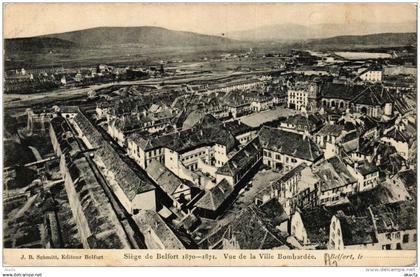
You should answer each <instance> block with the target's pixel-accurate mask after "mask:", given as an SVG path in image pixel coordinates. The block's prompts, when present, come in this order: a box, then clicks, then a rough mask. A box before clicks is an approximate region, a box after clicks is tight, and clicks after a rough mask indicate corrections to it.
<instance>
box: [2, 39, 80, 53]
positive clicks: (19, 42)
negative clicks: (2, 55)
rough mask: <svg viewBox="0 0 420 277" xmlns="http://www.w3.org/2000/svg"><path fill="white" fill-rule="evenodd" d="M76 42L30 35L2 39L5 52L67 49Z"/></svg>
mask: <svg viewBox="0 0 420 277" xmlns="http://www.w3.org/2000/svg"><path fill="white" fill-rule="evenodd" d="M75 46H76V44H75V43H73V42H71V41H67V40H62V39H59V38H53V37H51V38H50V37H30V38H13V39H5V40H4V48H5V50H6V54H7V53H8V52H9V51H13V52H19V51H34V50H48V49H55V48H61V49H69V48H72V47H75Z"/></svg>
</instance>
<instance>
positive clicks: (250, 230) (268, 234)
mask: <svg viewBox="0 0 420 277" xmlns="http://www.w3.org/2000/svg"><path fill="white" fill-rule="evenodd" d="M282 217H284V210H283V208H282V206H281V205H280V203H278V201H277V200H276V199H273V200H271V201H269V202H267V203H266V204H264V205H262V206H260V207H257V206H255V205H254V204H251V205H250V206H248V207H246V208H245V209H244V210H242V212H241V213H240V214H239V215H238V216H236V217H235V219H234V220H233V221H232V222H231V223H230V224H229V227H228V228H227V230H226V232H225V234H224V238H225V239H228V240H231V239H234V240H235V241H236V242H237V243H238V244H239V247H240V248H241V249H273V248H278V247H284V246H286V247H288V246H287V243H286V239H285V238H284V237H283V235H282V234H281V232H280V231H279V229H277V228H276V225H277V224H280V223H281V222H282Z"/></svg>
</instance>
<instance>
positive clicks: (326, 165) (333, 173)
mask: <svg viewBox="0 0 420 277" xmlns="http://www.w3.org/2000/svg"><path fill="white" fill-rule="evenodd" d="M315 174H316V175H317V176H318V177H319V178H320V179H321V180H322V184H321V191H326V190H331V189H334V188H339V187H342V186H346V185H349V184H353V183H356V182H357V180H356V179H355V178H354V177H353V176H352V175H351V174H350V172H349V171H348V169H347V167H346V165H345V164H344V162H343V161H342V160H341V159H340V158H339V157H332V158H330V159H328V160H326V161H324V162H323V163H322V165H320V168H319V169H318V170H317V172H316V173H315Z"/></svg>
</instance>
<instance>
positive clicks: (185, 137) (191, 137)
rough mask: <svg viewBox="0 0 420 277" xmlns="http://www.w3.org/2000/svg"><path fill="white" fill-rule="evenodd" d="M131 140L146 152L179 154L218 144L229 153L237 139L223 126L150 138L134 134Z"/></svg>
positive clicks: (192, 129) (199, 128)
mask: <svg viewBox="0 0 420 277" xmlns="http://www.w3.org/2000/svg"><path fill="white" fill-rule="evenodd" d="M130 139H131V140H132V141H134V142H135V143H136V144H137V145H138V146H139V147H140V148H141V149H143V150H145V151H148V150H152V149H157V148H162V147H167V148H169V149H171V150H174V151H177V152H178V153H182V152H186V151H189V150H191V149H194V148H197V147H200V146H211V145H214V144H216V143H217V144H221V145H225V146H227V148H228V151H230V150H231V149H232V148H233V146H234V144H235V138H234V137H233V136H232V134H231V133H230V132H228V131H227V130H226V129H225V128H223V127H221V126H211V127H207V128H201V127H200V126H196V127H194V128H191V129H187V130H184V131H180V132H175V133H171V134H167V135H163V136H159V137H148V138H145V137H144V136H139V135H137V134H132V135H131V136H130Z"/></svg>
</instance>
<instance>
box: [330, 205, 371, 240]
mask: <svg viewBox="0 0 420 277" xmlns="http://www.w3.org/2000/svg"><path fill="white" fill-rule="evenodd" d="M336 217H337V218H338V219H339V220H340V226H341V233H342V236H343V243H344V245H345V246H347V245H360V244H370V243H376V242H378V239H377V238H376V235H375V228H374V225H373V221H372V217H371V216H370V215H367V216H354V215H352V216H347V215H345V214H344V213H342V212H340V211H339V212H338V213H337V214H336Z"/></svg>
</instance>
